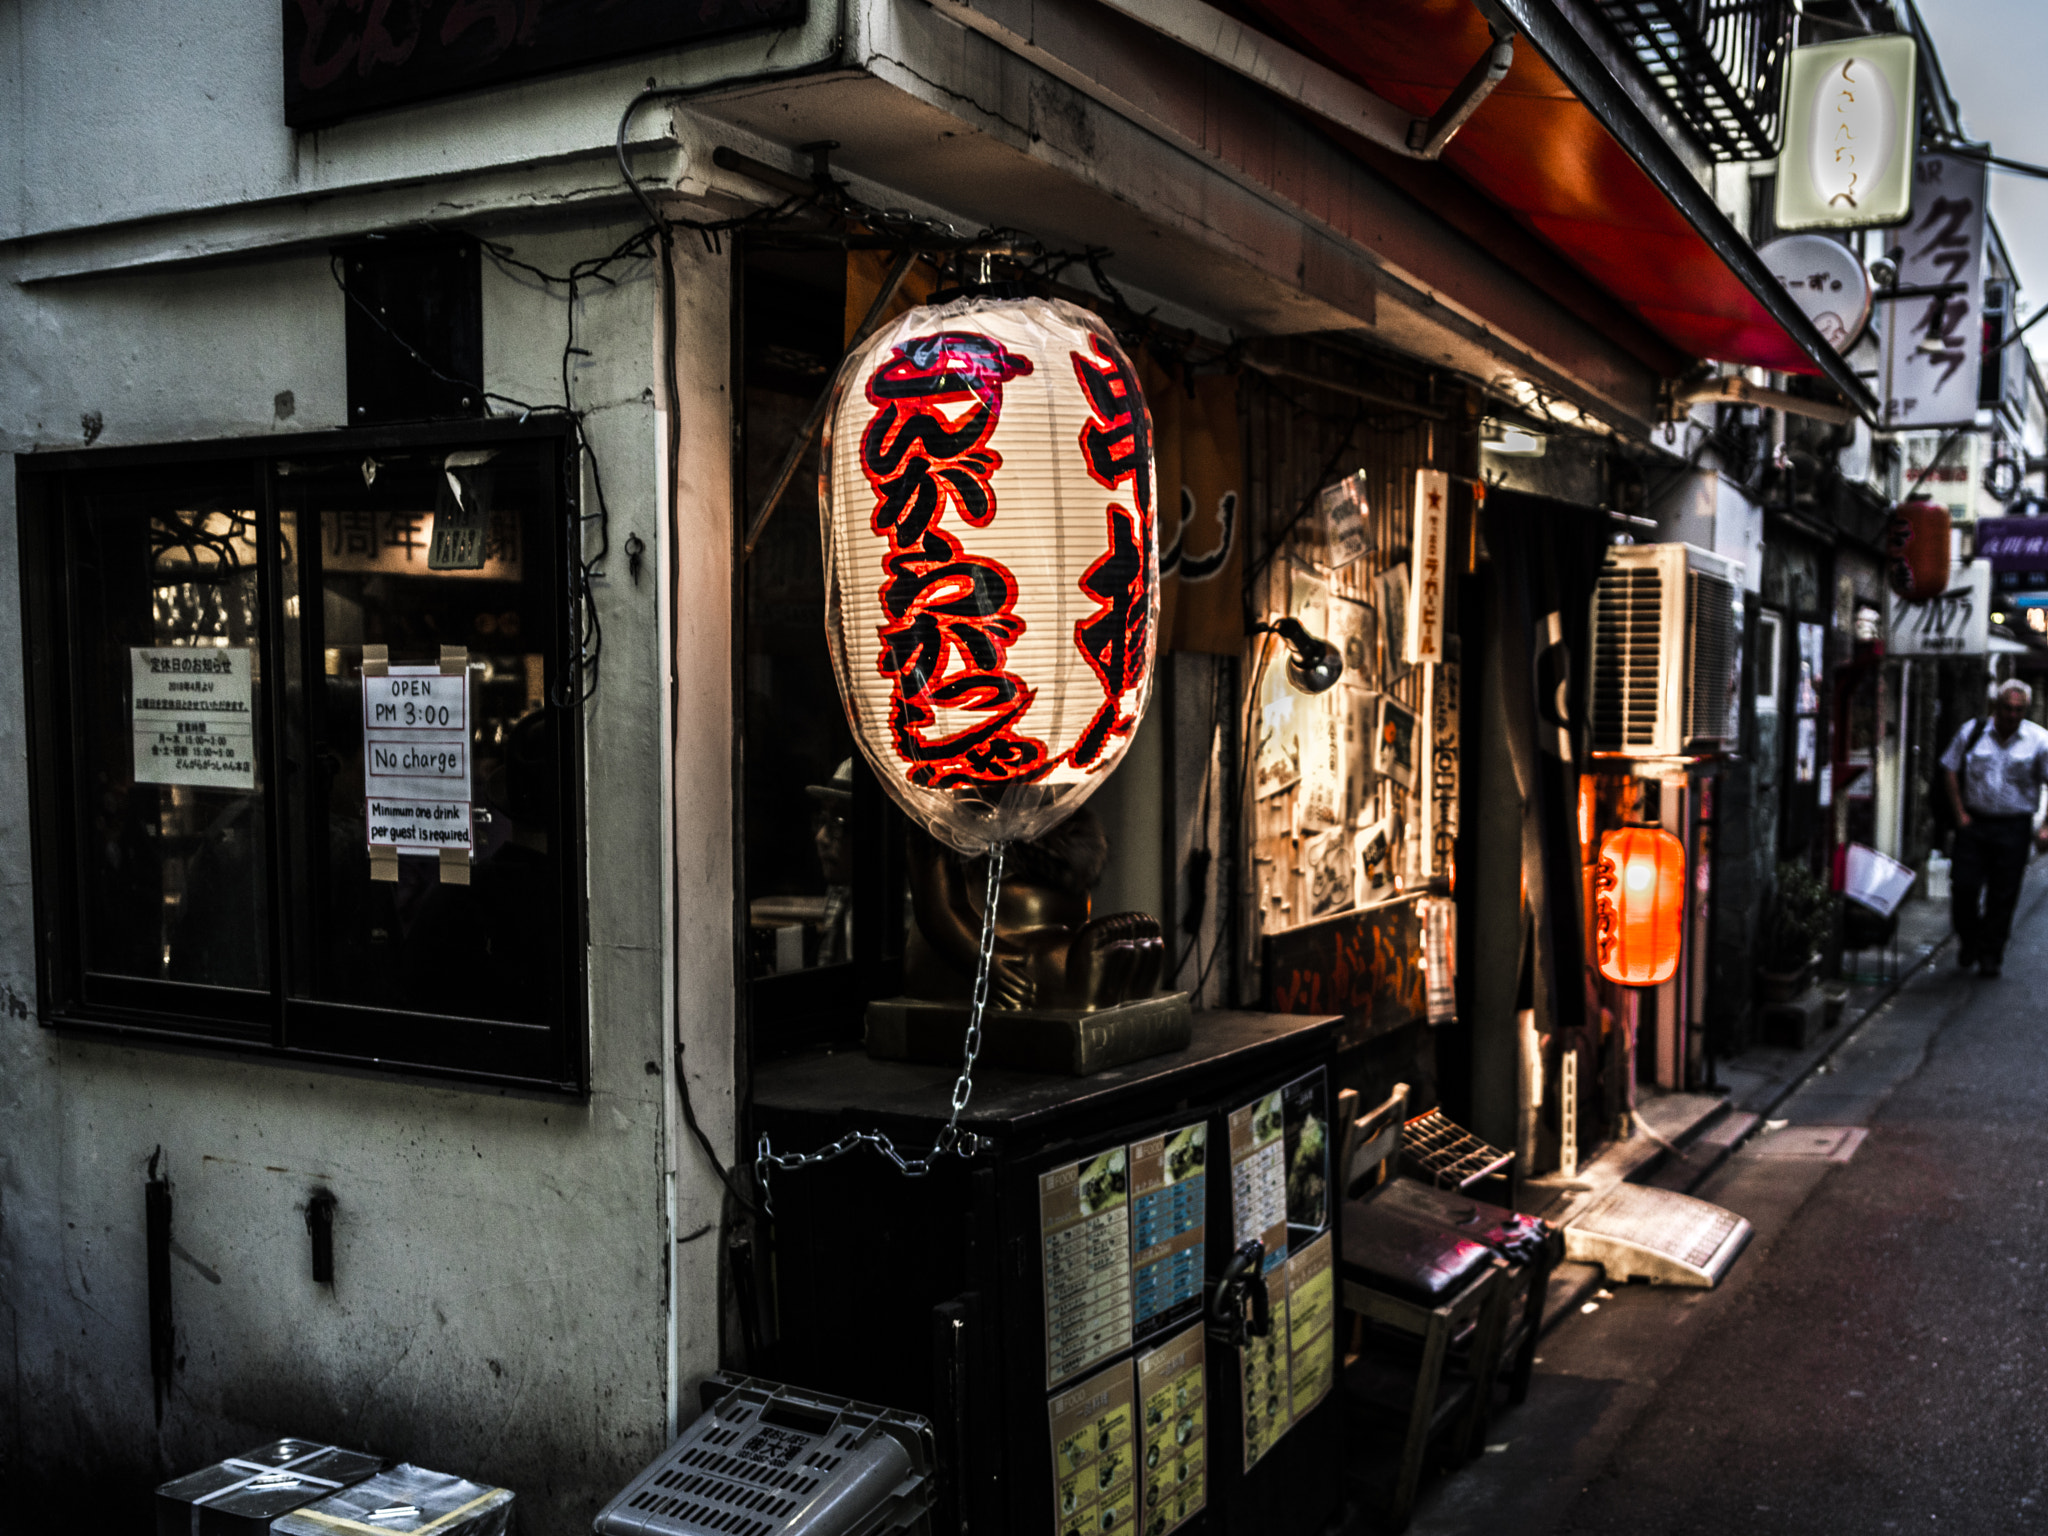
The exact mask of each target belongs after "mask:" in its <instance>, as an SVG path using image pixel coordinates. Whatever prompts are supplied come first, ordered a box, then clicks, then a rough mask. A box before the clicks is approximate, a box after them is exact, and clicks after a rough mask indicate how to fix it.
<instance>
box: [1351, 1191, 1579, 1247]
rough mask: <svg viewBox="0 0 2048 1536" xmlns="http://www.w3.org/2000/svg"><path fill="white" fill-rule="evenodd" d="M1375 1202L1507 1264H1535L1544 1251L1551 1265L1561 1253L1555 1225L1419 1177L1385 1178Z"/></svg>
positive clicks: (1375, 1194) (1376, 1194)
mask: <svg viewBox="0 0 2048 1536" xmlns="http://www.w3.org/2000/svg"><path fill="white" fill-rule="evenodd" d="M1373 1197H1374V1199H1375V1203H1380V1204H1387V1205H1390V1206H1392V1207H1394V1208H1397V1209H1399V1210H1402V1211H1404V1212H1406V1213H1407V1214H1408V1215H1410V1216H1413V1217H1415V1218H1416V1219H1417V1220H1420V1221H1425V1222H1429V1223H1431V1224H1433V1225H1435V1226H1438V1227H1440V1228H1442V1229H1444V1230H1446V1231H1449V1232H1452V1233H1455V1234H1456V1235H1457V1236H1460V1237H1464V1238H1469V1239H1470V1240H1471V1241H1473V1242H1475V1243H1481V1244H1483V1245H1485V1246H1486V1247H1488V1248H1490V1249H1492V1250H1493V1251H1494V1252H1495V1253H1497V1254H1499V1255H1500V1256H1501V1257H1502V1258H1504V1259H1506V1260H1507V1261H1508V1262H1509V1263H1510V1264H1534V1263H1536V1262H1538V1261H1539V1260H1541V1259H1542V1258H1543V1257H1544V1254H1545V1249H1547V1248H1552V1249H1555V1250H1556V1251H1554V1252H1552V1253H1551V1254H1550V1255H1549V1256H1550V1258H1551V1260H1552V1262H1553V1263H1554V1262H1555V1261H1556V1260H1557V1259H1559V1258H1561V1257H1563V1253H1562V1243H1561V1241H1560V1240H1559V1239H1558V1237H1557V1233H1556V1229H1555V1228H1553V1227H1552V1226H1551V1225H1550V1223H1549V1222H1547V1221H1544V1220H1543V1219H1542V1218H1541V1217H1537V1216H1524V1215H1523V1214H1521V1212H1519V1211H1511V1210H1509V1209H1508V1208H1507V1207H1506V1206H1504V1205H1489V1204H1488V1203H1487V1202H1486V1201H1484V1200H1474V1199H1472V1198H1471V1197H1470V1196H1469V1195H1463V1194H1460V1193H1459V1192H1458V1191H1457V1190H1454V1189H1438V1188H1436V1186H1434V1185H1432V1184H1425V1183H1423V1182H1422V1181H1421V1180H1420V1179H1409V1178H1395V1179H1389V1180H1388V1181H1387V1182H1386V1183H1385V1184H1382V1185H1381V1186H1380V1187H1379V1188H1378V1189H1377V1190H1375V1191H1374V1192H1373Z"/></svg>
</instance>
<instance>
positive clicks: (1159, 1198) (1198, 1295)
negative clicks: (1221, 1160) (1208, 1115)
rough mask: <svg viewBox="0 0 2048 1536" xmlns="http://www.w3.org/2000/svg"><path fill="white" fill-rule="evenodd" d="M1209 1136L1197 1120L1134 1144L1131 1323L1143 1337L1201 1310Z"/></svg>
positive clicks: (1206, 1229)
mask: <svg viewBox="0 0 2048 1536" xmlns="http://www.w3.org/2000/svg"><path fill="white" fill-rule="evenodd" d="M1208 1143H1209V1127H1208V1124H1207V1122H1199V1123H1197V1124H1194V1125H1186V1126H1182V1127H1181V1128H1180V1129H1178V1130H1174V1131H1169V1132H1167V1133H1166V1134H1165V1135H1163V1136H1154V1137H1150V1138H1149V1139H1147V1140H1145V1141H1139V1142H1134V1143H1132V1145H1131V1250H1132V1252H1131V1290H1132V1302H1133V1317H1132V1323H1133V1331H1134V1332H1135V1333H1136V1335H1137V1336H1138V1337H1139V1338H1141V1339H1142V1338H1146V1337H1148V1336H1150V1335H1152V1334H1155V1333H1159V1332H1162V1331H1164V1330H1165V1329H1167V1328H1170V1327H1172V1326H1173V1325H1174V1324H1175V1323H1177V1322H1179V1321H1180V1320H1181V1319H1182V1318H1183V1317H1186V1316H1188V1315H1190V1314H1192V1313H1194V1312H1198V1311H1200V1310H1201V1302H1202V1279H1203V1264H1202V1244H1203V1239H1204V1236H1205V1234H1206V1233H1207V1231H1208V1227H1207V1223H1206V1211H1205V1207H1204V1203H1203V1202H1204V1201H1205V1200H1206V1198H1207V1188H1208V1176H1207V1174H1206V1173H1205V1172H1204V1165H1205V1164H1206V1162H1207V1159H1208V1151H1209V1146H1208Z"/></svg>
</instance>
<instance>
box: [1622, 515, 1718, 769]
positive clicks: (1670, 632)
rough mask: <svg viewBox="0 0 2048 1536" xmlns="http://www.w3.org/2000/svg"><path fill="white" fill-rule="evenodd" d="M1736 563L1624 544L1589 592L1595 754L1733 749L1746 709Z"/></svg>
mask: <svg viewBox="0 0 2048 1536" xmlns="http://www.w3.org/2000/svg"><path fill="white" fill-rule="evenodd" d="M1742 577H1743V569H1742V562H1741V561H1739V560H1730V559H1728V558H1726V557H1725V556H1722V555H1716V554H1713V553H1711V552H1709V551H1707V550H1704V549H1700V548H1697V547H1695V546H1694V545H1691V544H1633V545H1620V546H1617V547H1615V548H1613V549H1610V550H1608V552H1607V563H1606V564H1605V565H1604V566H1603V567H1602V568H1601V571H1600V583H1599V585H1598V586H1597V587H1596V588H1595V589H1594V593H1593V686H1592V707H1591V709H1590V711H1589V718H1588V726H1589V734H1590V736H1591V739H1592V748H1593V750H1594V751H1595V752H1619V753H1624V754H1626V755H1628V756H1630V757H1680V756H1687V755H1692V754H1698V753H1706V752H1724V751H1729V750H1732V749H1733V748H1734V746H1735V744H1736V735H1737V732H1738V730H1739V728H1740V724H1741V707H1742V691H1741V686H1742Z"/></svg>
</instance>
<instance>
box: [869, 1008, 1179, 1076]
mask: <svg viewBox="0 0 2048 1536" xmlns="http://www.w3.org/2000/svg"><path fill="white" fill-rule="evenodd" d="M967 1013H968V1008H967V1005H966V1004H965V1003H929V1002H924V1001H922V1000H921V999H918V998H914V997H885V998H881V999H879V1000H878V1001H875V1002H872V1003H869V1004H868V1016H867V1046H868V1054H869V1055H870V1056H876V1057H880V1058H881V1059H883V1060H885V1061H936V1062H944V1063H947V1064H948V1065H952V1066H957V1065H959V1062H960V1056H961V1048H962V1044H963V1041H964V1040H965V1037H966V1034H967ZM1193 1034H1194V1012H1193V1010H1192V1009H1190V1008H1189V1007H1188V995H1187V993H1185V992H1162V993H1160V994H1159V995H1158V996H1156V997H1148V998H1144V999H1142V1000H1141V1001H1138V1002H1134V1003H1119V1004H1117V1005H1116V1006H1115V1007H1114V1008H1098V1009H1096V1010H1094V1011H1093V1012H1092V1013H1089V1012H1083V1011H1082V1010H1080V1009H1078V1008H1033V1009H1022V1010H1018V1011H1016V1012H1007V1011H1005V1010H1003V1009H999V1008H990V1009H988V1010H987V1011H986V1012H985V1013H983V1014H982V1018H981V1056H980V1057H979V1061H980V1063H981V1064H982V1065H984V1066H990V1067H1015V1068H1017V1069H1018V1070H1020V1071H1025V1072H1057V1073H1061V1074H1063V1075H1065V1076H1068V1077H1092V1076H1094V1075H1095V1074H1096V1073H1097V1072H1105V1071H1107V1070H1108V1069H1109V1068H1111V1067H1121V1066H1124V1065H1126V1064H1127V1063H1130V1062H1133V1061H1143V1060H1144V1059H1145V1058H1146V1057H1148V1056H1163V1055H1165V1054H1166V1053H1167V1052H1168V1051H1178V1050H1183V1049H1185V1048H1186V1046H1187V1043H1188V1041H1189V1040H1190V1039H1192V1038H1193Z"/></svg>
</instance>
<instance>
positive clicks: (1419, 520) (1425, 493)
mask: <svg viewBox="0 0 2048 1536" xmlns="http://www.w3.org/2000/svg"><path fill="white" fill-rule="evenodd" d="M1450 496H1451V480H1450V476H1448V475H1446V474H1445V473H1444V472H1443V471H1442V470H1440V469H1418V470H1417V471H1415V529H1414V532H1413V533H1412V534H1411V535H1410V546H1409V557H1408V558H1409V568H1410V570H1411V572H1412V579H1411V580H1410V581H1409V584H1408V626H1407V628H1408V633H1407V635H1406V637H1405V643H1404V645H1403V647H1402V655H1401V659H1402V660H1403V661H1407V662H1418V661H1442V660H1443V659H1444V581H1445V571H1444V556H1445V552H1446V545H1447V543H1448V540H1449V535H1450V508H1449V505H1448V503H1449V501H1450Z"/></svg>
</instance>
